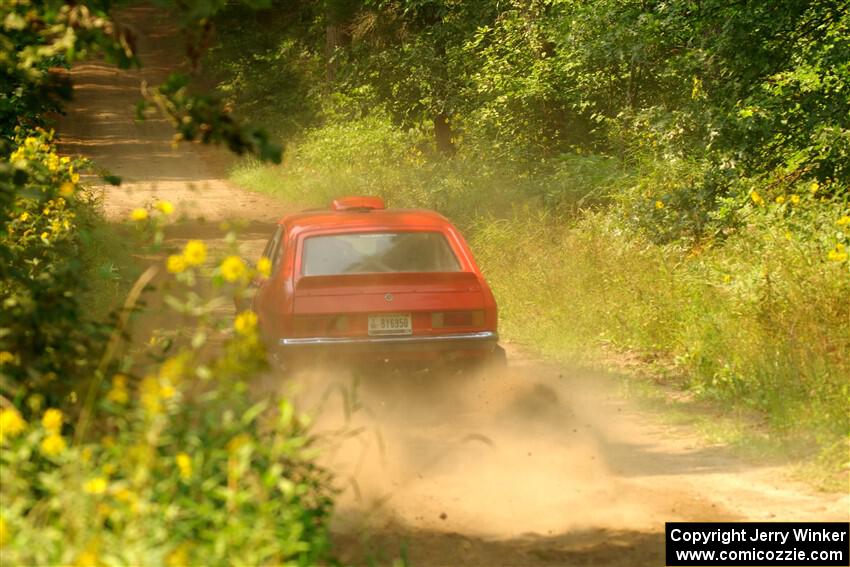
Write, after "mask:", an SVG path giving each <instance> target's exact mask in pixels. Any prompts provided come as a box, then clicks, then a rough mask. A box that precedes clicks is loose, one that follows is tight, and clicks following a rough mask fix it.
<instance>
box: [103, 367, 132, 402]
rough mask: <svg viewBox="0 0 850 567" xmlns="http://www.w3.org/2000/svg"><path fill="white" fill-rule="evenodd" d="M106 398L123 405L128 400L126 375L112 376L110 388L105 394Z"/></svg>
mask: <svg viewBox="0 0 850 567" xmlns="http://www.w3.org/2000/svg"><path fill="white" fill-rule="evenodd" d="M106 399H107V400H109V401H110V402H113V403H115V404H119V405H124V404H126V403H127V402H128V401H129V400H130V394H129V393H128V392H127V377H126V376H124V375H123V374H116V375H115V376H113V377H112V389H111V390H109V392H108V393H107V394H106Z"/></svg>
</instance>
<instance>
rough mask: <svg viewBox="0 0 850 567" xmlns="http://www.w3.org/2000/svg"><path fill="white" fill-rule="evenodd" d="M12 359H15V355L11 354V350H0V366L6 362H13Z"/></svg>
mask: <svg viewBox="0 0 850 567" xmlns="http://www.w3.org/2000/svg"><path fill="white" fill-rule="evenodd" d="M14 360H15V355H14V354H12V353H11V352H9V351H7V350H4V351H3V352H0V366H3V365H4V364H6V363H7V362H14Z"/></svg>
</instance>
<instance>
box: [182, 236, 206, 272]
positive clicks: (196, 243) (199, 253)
mask: <svg viewBox="0 0 850 567" xmlns="http://www.w3.org/2000/svg"><path fill="white" fill-rule="evenodd" d="M183 258H184V259H185V260H186V263H187V264H188V265H190V266H198V265H200V264H203V263H204V261H205V260H206V259H207V247H206V245H205V244H204V243H203V242H201V241H200V240H190V241H189V242H187V243H186V247H185V248H183Z"/></svg>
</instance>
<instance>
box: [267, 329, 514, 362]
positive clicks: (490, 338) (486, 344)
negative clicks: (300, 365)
mask: <svg viewBox="0 0 850 567" xmlns="http://www.w3.org/2000/svg"><path fill="white" fill-rule="evenodd" d="M498 341H499V335H498V333H496V332H494V331H480V332H474V333H455V334H450V335H431V336H423V335H418V336H401V337H398V336H396V337H393V336H381V337H308V338H282V339H279V341H278V348H279V350H280V351H281V352H282V353H284V354H285V353H296V352H298V353H303V352H306V351H312V350H321V349H323V348H325V349H332V350H333V351H334V352H335V353H346V354H364V355H387V356H393V355H413V356H415V355H417V354H419V355H425V356H427V355H429V354H430V355H435V356H439V355H444V354H449V353H453V354H455V355H458V356H464V357H466V356H481V355H486V354H488V353H490V352H492V351H493V349H494V348H495V347H496V344H497V343H498Z"/></svg>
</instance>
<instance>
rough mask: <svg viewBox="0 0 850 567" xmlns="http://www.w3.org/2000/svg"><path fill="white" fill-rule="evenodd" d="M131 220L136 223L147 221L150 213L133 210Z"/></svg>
mask: <svg viewBox="0 0 850 567" xmlns="http://www.w3.org/2000/svg"><path fill="white" fill-rule="evenodd" d="M130 218H131V219H133V220H134V221H143V220H147V218H148V212H147V211H146V210H145V209H133V212H131V213H130Z"/></svg>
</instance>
